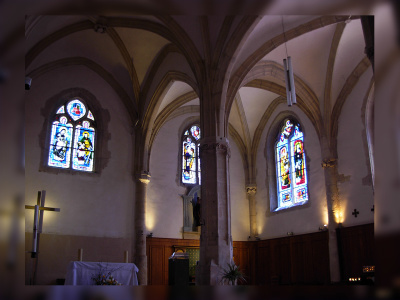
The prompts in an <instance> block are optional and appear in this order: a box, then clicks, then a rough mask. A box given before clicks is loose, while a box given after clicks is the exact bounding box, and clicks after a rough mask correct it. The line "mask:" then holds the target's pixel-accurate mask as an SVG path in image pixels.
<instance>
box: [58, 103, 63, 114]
mask: <svg viewBox="0 0 400 300" xmlns="http://www.w3.org/2000/svg"><path fill="white" fill-rule="evenodd" d="M57 114H65V108H64V105H63V106H61V107H60V108H59V109H58V110H57Z"/></svg>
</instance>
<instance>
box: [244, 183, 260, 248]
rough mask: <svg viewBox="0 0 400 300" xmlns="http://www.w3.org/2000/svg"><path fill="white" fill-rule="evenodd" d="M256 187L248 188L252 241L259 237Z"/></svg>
mask: <svg viewBox="0 0 400 300" xmlns="http://www.w3.org/2000/svg"><path fill="white" fill-rule="evenodd" d="M256 193H257V186H256V185H248V186H246V195H247V200H248V201H249V212H250V240H256V238H257V237H258V230H257V210H256Z"/></svg>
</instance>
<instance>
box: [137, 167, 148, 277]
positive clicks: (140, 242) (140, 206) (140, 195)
mask: <svg viewBox="0 0 400 300" xmlns="http://www.w3.org/2000/svg"><path fill="white" fill-rule="evenodd" d="M149 182H150V175H149V173H148V172H146V171H144V172H141V174H140V175H139V176H138V183H137V185H136V206H135V229H136V236H135V238H136V239H135V256H134V262H135V264H136V266H137V267H138V268H139V273H138V281H139V284H140V285H147V256H146V234H145V230H146V222H145V217H146V195H147V184H148V183H149Z"/></svg>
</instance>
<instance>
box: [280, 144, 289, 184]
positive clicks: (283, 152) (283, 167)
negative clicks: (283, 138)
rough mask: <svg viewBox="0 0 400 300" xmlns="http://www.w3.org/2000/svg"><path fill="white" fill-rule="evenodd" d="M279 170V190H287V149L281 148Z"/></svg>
mask: <svg viewBox="0 0 400 300" xmlns="http://www.w3.org/2000/svg"><path fill="white" fill-rule="evenodd" d="M279 153H280V168H281V189H282V190H284V189H287V188H289V187H290V178H289V157H288V151H287V147H286V146H283V147H281V149H280V151H279Z"/></svg>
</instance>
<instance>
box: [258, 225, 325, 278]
mask: <svg viewBox="0 0 400 300" xmlns="http://www.w3.org/2000/svg"><path fill="white" fill-rule="evenodd" d="M257 261H258V262H257V270H256V274H257V275H256V278H257V280H256V284H258V285H278V284H281V285H286V284H324V283H328V282H329V278H330V276H329V252H328V233H327V232H317V233H310V234H304V235H298V236H288V237H284V238H277V239H270V240H263V241H259V242H258V245H257Z"/></svg>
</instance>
